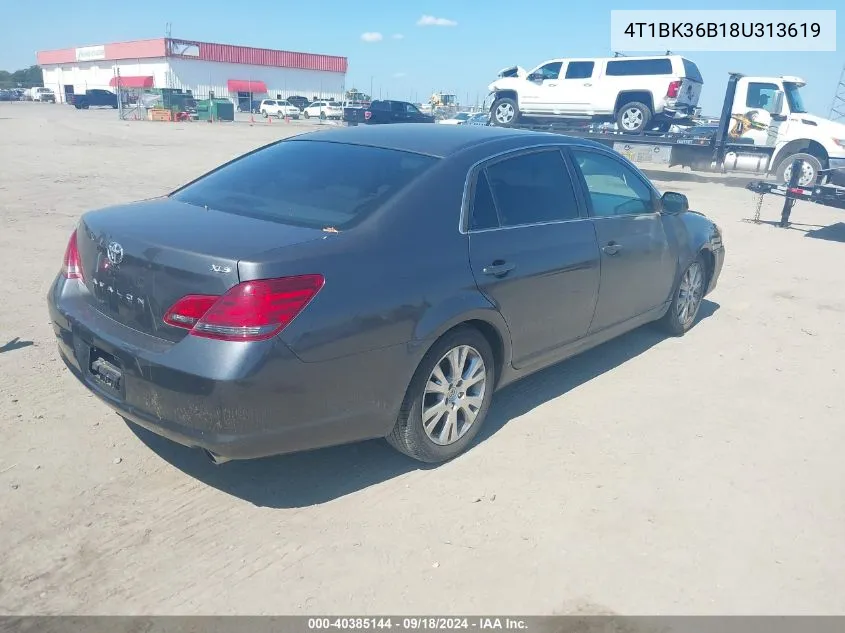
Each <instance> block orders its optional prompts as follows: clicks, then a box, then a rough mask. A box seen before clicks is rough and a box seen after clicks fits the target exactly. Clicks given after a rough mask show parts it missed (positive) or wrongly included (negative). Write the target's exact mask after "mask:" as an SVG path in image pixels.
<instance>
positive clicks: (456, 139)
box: [286, 123, 607, 158]
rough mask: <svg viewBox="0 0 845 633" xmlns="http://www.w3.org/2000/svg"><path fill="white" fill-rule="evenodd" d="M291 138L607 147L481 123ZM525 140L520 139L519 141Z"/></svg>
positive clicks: (400, 146) (403, 145) (426, 149)
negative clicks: (555, 144) (551, 142)
mask: <svg viewBox="0 0 845 633" xmlns="http://www.w3.org/2000/svg"><path fill="white" fill-rule="evenodd" d="M286 140H288V141H326V142H331V143H346V144H350V145H369V146H371V147H380V148H383V149H393V150H400V151H405V152H412V153H415V154H426V155H429V156H435V157H437V158H445V157H447V156H450V155H452V154H456V153H458V152H461V151H463V150H467V149H470V148H473V147H478V146H479V145H487V144H490V145H491V150H493V151H495V150H496V149H497V148H501V149H505V148H511V147H517V148H518V147H519V146H520V145H524V146H525V147H531V146H532V145H534V144H539V143H548V142H549V141H550V140H554V141H556V142H557V143H560V144H563V145H581V146H589V147H599V148H602V149H607V147H606V146H604V145H602V144H600V143H596V142H595V141H590V140H587V139H581V138H575V137H571V136H565V135H563V134H553V133H550V132H535V131H531V130H518V129H513V128H505V127H495V126H482V125H470V126H462V125H433V124H432V125H426V124H424V123H394V124H387V125H359V126H354V127H346V128H334V129H331V130H320V131H316V132H306V133H305V134H299V135H297V136H292V137H289V138H288V139H286ZM520 140H522V141H523V142H522V143H520V142H519V141H520Z"/></svg>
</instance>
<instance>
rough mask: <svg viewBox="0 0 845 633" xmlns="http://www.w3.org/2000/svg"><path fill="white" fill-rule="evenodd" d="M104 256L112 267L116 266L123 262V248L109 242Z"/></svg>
mask: <svg viewBox="0 0 845 633" xmlns="http://www.w3.org/2000/svg"><path fill="white" fill-rule="evenodd" d="M106 255H107V256H108V258H109V262H111V263H112V265H113V266H117V265H118V264H119V263H120V262H122V261H123V247H122V246H121V245H120V244H118V243H117V242H109V247H108V250H107V251H106Z"/></svg>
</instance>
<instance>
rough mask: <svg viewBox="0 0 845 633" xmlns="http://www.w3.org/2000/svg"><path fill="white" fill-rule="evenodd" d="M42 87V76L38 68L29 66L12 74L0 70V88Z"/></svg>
mask: <svg viewBox="0 0 845 633" xmlns="http://www.w3.org/2000/svg"><path fill="white" fill-rule="evenodd" d="M43 85H44V76H43V74H42V73H41V67H40V66H30V67H29V68H23V69H21V70H16V71H14V72H9V71H8V70H0V88H32V87H33V86H43Z"/></svg>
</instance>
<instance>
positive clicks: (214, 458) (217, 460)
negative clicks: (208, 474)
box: [202, 448, 232, 466]
mask: <svg viewBox="0 0 845 633" xmlns="http://www.w3.org/2000/svg"><path fill="white" fill-rule="evenodd" d="M202 452H203V453H205V456H206V457H208V459H210V460H211V463H212V464H214V465H216V466H219V465H220V464H225V463H226V462H230V461H232V460H231V459H230V458H229V457H223V456H222V455H217V454H215V453H212V452H211V451H209V450H207V449H205V448H204V449H202Z"/></svg>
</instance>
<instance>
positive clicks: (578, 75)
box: [565, 62, 596, 79]
mask: <svg viewBox="0 0 845 633" xmlns="http://www.w3.org/2000/svg"><path fill="white" fill-rule="evenodd" d="M595 65H596V64H595V62H569V64H568V65H567V67H566V77H565V78H566V79H589V78H590V77H592V76H593V67H594V66H595Z"/></svg>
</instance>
